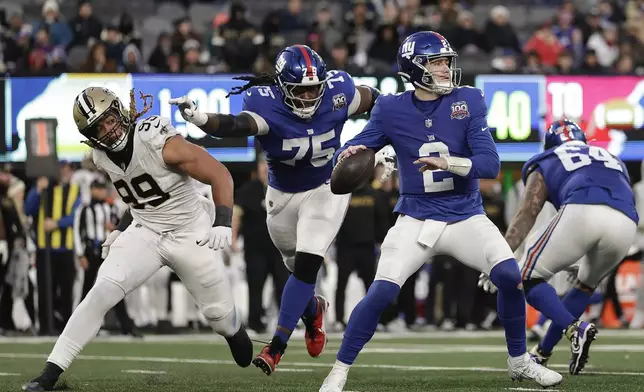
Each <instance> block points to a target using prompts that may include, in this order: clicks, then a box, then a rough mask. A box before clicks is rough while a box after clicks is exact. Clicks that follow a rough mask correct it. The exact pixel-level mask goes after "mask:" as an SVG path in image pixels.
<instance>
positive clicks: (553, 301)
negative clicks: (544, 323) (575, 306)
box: [525, 282, 575, 328]
mask: <svg viewBox="0 0 644 392" xmlns="http://www.w3.org/2000/svg"><path fill="white" fill-rule="evenodd" d="M525 299H526V300H527V301H528V303H529V304H530V305H532V306H533V307H534V308H535V309H537V310H538V311H540V312H541V313H542V314H544V315H545V316H546V317H547V318H549V319H550V320H552V324H553V325H558V326H563V328H565V327H567V326H569V325H570V324H572V323H573V322H575V317H573V316H572V315H571V314H570V312H568V310H567V309H566V307H565V306H564V305H563V304H562V303H561V300H559V296H558V295H557V292H556V291H555V289H554V287H552V286H550V285H549V284H548V283H546V282H541V283H538V284H537V285H536V286H534V287H532V288H531V289H529V290H528V292H527V293H526V295H525Z"/></svg>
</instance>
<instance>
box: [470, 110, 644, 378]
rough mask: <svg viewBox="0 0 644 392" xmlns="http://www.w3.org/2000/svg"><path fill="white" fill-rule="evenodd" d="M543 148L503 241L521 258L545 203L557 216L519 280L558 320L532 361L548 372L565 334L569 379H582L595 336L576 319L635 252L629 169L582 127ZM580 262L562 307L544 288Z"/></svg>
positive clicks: (529, 168)
mask: <svg viewBox="0 0 644 392" xmlns="http://www.w3.org/2000/svg"><path fill="white" fill-rule="evenodd" d="M544 147H545V151H544V152H542V153H540V154H538V155H536V156H534V157H533V158H532V159H530V160H529V161H528V162H526V164H525V166H524V167H523V181H524V182H525V184H526V190H525V193H524V196H523V200H522V201H521V205H520V206H519V209H518V211H517V213H516V214H515V216H514V218H513V219H512V222H511V223H510V226H509V228H508V231H507V233H506V235H505V238H506V240H507V241H508V244H510V248H512V250H516V249H517V248H518V247H519V246H520V245H521V243H522V242H523V241H524V240H525V239H526V237H527V235H528V232H529V231H530V230H531V229H532V227H533V225H534V223H535V220H536V217H537V215H538V214H539V212H540V211H541V209H542V208H543V205H544V204H545V202H546V201H549V202H550V203H552V205H553V206H554V207H555V208H556V209H557V210H558V212H557V215H555V216H554V217H553V218H552V219H551V221H550V224H549V225H548V226H547V227H546V228H544V229H543V230H541V232H540V234H539V235H538V236H537V237H536V238H530V239H529V240H528V241H527V243H526V252H525V255H524V257H523V260H522V261H523V267H522V272H521V277H522V280H523V287H524V290H525V292H526V300H527V301H528V303H529V304H530V305H532V306H533V307H535V308H536V309H537V310H539V311H541V312H542V313H543V314H544V315H545V316H546V317H547V318H549V319H551V320H552V324H551V326H550V328H549V329H548V332H547V333H546V335H545V337H544V338H543V340H542V342H541V343H539V344H538V345H537V346H536V347H535V348H533V350H532V352H531V353H532V354H533V356H534V357H535V358H536V360H537V361H538V362H539V363H542V364H545V363H546V362H547V360H548V358H549V357H550V354H551V353H552V350H553V348H554V346H555V345H556V344H557V342H558V341H559V340H560V339H561V337H562V334H563V333H564V331H565V335H566V337H567V338H568V339H570V341H571V352H572V358H571V360H570V367H569V371H570V373H571V374H578V373H579V372H580V371H581V370H582V369H583V368H584V366H585V364H586V362H587V360H588V351H589V348H590V344H591V343H592V342H593V340H594V339H595V335H596V334H597V329H596V328H595V326H594V325H593V324H590V323H585V322H582V321H579V320H578V318H579V317H581V315H582V314H583V313H584V311H585V310H586V307H587V306H588V305H589V304H590V301H591V296H592V294H593V292H594V291H595V288H596V287H597V285H598V284H599V282H600V281H601V280H602V279H603V278H604V277H605V276H606V275H608V273H610V271H612V270H613V269H614V268H615V267H616V266H617V265H618V264H619V262H620V261H621V260H622V259H623V258H624V257H625V256H626V254H627V253H628V250H629V248H630V247H631V245H633V243H634V240H635V233H636V229H637V223H638V220H639V218H638V216H637V212H636V209H635V198H634V196H633V191H632V190H631V186H630V179H629V177H628V172H627V171H626V167H625V166H624V163H623V162H622V161H620V160H619V159H618V158H616V157H614V156H613V155H611V154H610V153H609V152H608V151H606V150H605V149H603V148H601V147H596V146H588V145H587V144H586V137H585V135H584V133H583V131H582V130H581V128H580V127H579V126H578V125H577V124H575V123H574V122H572V121H569V120H561V121H558V122H556V123H554V124H552V125H551V126H550V128H549V129H548V131H547V133H546V135H545V143H544ZM584 256H585V257H584ZM582 257H584V258H583V259H582V260H581V261H580V262H579V271H578V275H577V280H576V282H575V287H574V288H573V289H572V290H571V291H570V292H569V293H568V294H566V296H565V297H564V298H563V299H562V300H561V301H560V300H559V298H558V296H557V293H556V291H555V289H554V288H553V287H552V286H550V285H549V284H548V283H546V282H547V280H549V279H550V278H551V277H552V276H553V275H554V274H556V273H557V272H559V271H563V270H564V269H567V268H569V267H571V266H572V265H573V264H575V263H576V262H577V261H578V260H579V259H581V258H582ZM484 278H485V277H482V279H484Z"/></svg>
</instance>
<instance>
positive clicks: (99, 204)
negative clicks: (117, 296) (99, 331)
mask: <svg viewBox="0 0 644 392" xmlns="http://www.w3.org/2000/svg"><path fill="white" fill-rule="evenodd" d="M90 194H91V200H90V202H89V204H86V205H83V206H82V207H79V209H78V211H77V212H76V215H75V217H74V245H75V251H76V256H78V258H79V259H80V265H81V267H82V268H83V269H84V270H85V279H84V282H83V295H82V298H81V300H82V299H84V298H85V296H86V295H87V293H88V292H89V290H90V289H91V288H92V286H93V285H94V281H95V280H96V276H97V275H98V270H99V268H100V266H101V264H102V263H103V260H102V259H101V244H102V243H103V242H104V241H105V239H106V238H107V236H108V234H109V233H110V232H111V231H112V230H114V228H115V227H116V223H118V215H117V211H116V207H115V206H113V205H110V204H109V203H108V202H107V185H106V184H105V183H104V182H102V181H100V180H94V181H93V182H92V184H91V185H90ZM114 310H115V312H116V317H117V318H118V320H119V323H120V324H121V331H122V332H123V334H125V335H134V336H138V332H137V331H135V329H134V323H133V322H132V319H130V317H129V316H128V314H127V309H126V308H125V302H124V301H120V302H119V303H118V304H117V305H116V306H115V307H114Z"/></svg>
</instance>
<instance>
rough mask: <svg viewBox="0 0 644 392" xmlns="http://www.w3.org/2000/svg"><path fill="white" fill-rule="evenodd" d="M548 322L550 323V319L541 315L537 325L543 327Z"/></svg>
mask: <svg viewBox="0 0 644 392" xmlns="http://www.w3.org/2000/svg"><path fill="white" fill-rule="evenodd" d="M546 321H548V318H547V317H546V315H545V314H543V313H541V314H539V319H537V325H541V326H542V327H543V324H545V323H546Z"/></svg>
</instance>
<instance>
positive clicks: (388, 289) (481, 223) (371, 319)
mask: <svg viewBox="0 0 644 392" xmlns="http://www.w3.org/2000/svg"><path fill="white" fill-rule="evenodd" d="M456 56H457V54H456V52H455V51H454V50H452V48H451V46H450V45H449V43H448V42H447V40H446V39H445V38H444V37H443V36H441V35H440V34H438V33H435V32H431V31H424V32H418V33H414V34H412V35H410V36H409V37H407V38H406V39H405V40H404V41H403V43H402V45H401V46H400V48H399V50H398V56H397V57H398V68H399V74H400V75H401V76H402V77H403V79H406V80H407V81H409V82H411V83H412V84H413V85H414V87H415V90H414V91H407V92H404V93H400V94H393V95H382V96H380V97H379V98H378V100H377V101H376V105H375V107H374V108H373V110H372V112H371V118H370V120H369V123H368V124H367V125H366V127H365V128H364V130H363V131H362V132H361V133H359V134H358V135H356V137H355V138H353V139H352V140H350V141H349V142H347V144H346V145H345V146H344V147H343V148H342V149H340V150H339V151H338V152H337V153H336V156H337V159H338V160H342V159H344V158H345V157H347V156H349V155H352V154H354V153H355V152H357V151H359V150H360V149H365V148H370V149H374V150H379V149H382V148H383V147H384V146H386V145H389V144H390V145H392V146H393V148H394V150H395V152H396V155H397V160H398V171H399V179H400V198H399V200H398V204H397V205H396V207H395V211H396V212H397V213H398V214H399V216H398V219H397V221H396V224H395V225H394V227H392V228H391V229H390V230H389V232H388V233H387V236H386V238H385V240H384V242H383V244H382V247H381V254H380V259H379V262H378V270H377V272H376V277H375V281H374V283H373V284H372V285H371V287H370V288H369V290H368V292H367V295H366V296H365V298H363V299H362V300H361V301H360V303H359V304H358V305H357V306H356V307H355V309H354V310H353V312H352V313H351V317H350V318H349V322H348V325H347V329H346V332H345V334H344V338H343V339H342V345H341V347H340V350H339V352H338V355H337V361H336V363H335V365H334V367H333V369H332V370H331V372H330V373H329V375H328V376H327V378H326V379H325V380H324V383H323V385H322V387H321V388H320V392H340V391H342V389H343V388H344V384H345V383H346V380H347V375H348V371H349V368H350V366H351V365H352V364H353V363H354V361H355V359H356V357H357V356H358V353H359V352H360V351H361V350H362V348H363V347H364V345H365V344H366V343H367V341H369V340H370V339H371V337H372V336H373V334H374V332H375V330H376V327H377V325H378V320H379V318H380V315H381V313H382V312H383V310H384V309H385V307H387V305H388V304H389V303H391V301H393V299H394V298H395V297H396V296H397V295H398V293H399V291H400V287H401V286H402V285H403V284H404V283H405V281H406V280H407V279H408V278H409V276H411V275H412V274H413V273H414V272H416V271H417V270H418V269H419V268H420V267H421V266H422V265H423V264H425V263H426V262H428V261H429V260H430V259H431V258H432V257H433V256H434V255H437V254H447V255H450V256H453V257H454V258H456V259H458V260H460V261H461V262H462V263H464V264H466V265H468V266H470V267H472V268H475V269H477V270H479V271H483V272H486V273H487V274H489V275H490V276H491V278H492V281H493V282H494V283H495V284H497V286H498V287H499V295H498V301H499V303H498V313H499V318H500V319H501V321H502V323H503V326H504V328H505V335H506V340H507V346H508V352H509V358H508V367H509V374H510V377H511V378H513V379H519V380H521V379H531V380H534V381H536V382H537V383H538V384H540V385H541V386H544V387H545V386H551V385H556V384H559V383H560V382H561V381H562V377H561V375H560V374H558V373H556V372H554V371H552V370H549V369H547V368H545V367H543V366H541V365H539V364H537V363H536V362H534V361H532V360H531V359H530V355H529V354H528V353H527V350H526V335H525V318H526V313H525V312H526V311H525V297H524V294H523V290H522V286H521V273H520V271H519V266H518V264H517V262H516V260H515V259H514V256H513V254H512V251H511V250H510V247H509V246H508V244H507V243H506V242H505V240H504V239H503V235H501V233H500V232H499V230H498V229H497V228H496V226H494V224H493V223H492V222H491V221H490V220H489V219H488V218H487V217H486V216H485V214H484V212H483V206H482V201H481V194H480V192H479V188H478V179H479V178H495V177H496V176H497V175H498V173H499V169H500V161H499V156H498V154H497V152H496V147H495V144H494V141H493V139H492V135H491V134H490V132H489V130H488V126H487V121H486V116H487V107H486V105H485V101H484V99H483V95H482V93H481V91H480V90H478V89H476V88H471V87H458V79H459V78H458V76H459V75H460V74H459V71H460V70H458V69H456V68H455V67H454V61H455V57H456ZM419 165H421V166H419Z"/></svg>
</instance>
